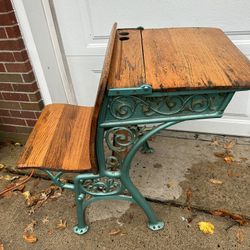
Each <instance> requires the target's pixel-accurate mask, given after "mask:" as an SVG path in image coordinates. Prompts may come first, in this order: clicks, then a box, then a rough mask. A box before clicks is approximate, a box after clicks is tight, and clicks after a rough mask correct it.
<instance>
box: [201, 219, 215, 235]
mask: <svg viewBox="0 0 250 250" xmlns="http://www.w3.org/2000/svg"><path fill="white" fill-rule="evenodd" d="M198 226H199V229H200V231H201V232H203V233H204V234H213V233H214V225H213V224H212V223H211V222H206V221H200V222H198Z"/></svg>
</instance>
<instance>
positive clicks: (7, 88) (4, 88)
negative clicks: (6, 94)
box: [0, 83, 13, 91]
mask: <svg viewBox="0 0 250 250" xmlns="http://www.w3.org/2000/svg"><path fill="white" fill-rule="evenodd" d="M0 90H2V91H12V90H13V88H12V85H11V84H10V83H0Z"/></svg>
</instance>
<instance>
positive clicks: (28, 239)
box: [23, 233, 37, 243]
mask: <svg viewBox="0 0 250 250" xmlns="http://www.w3.org/2000/svg"><path fill="white" fill-rule="evenodd" d="M23 238H24V240H25V241H26V242H28V243H35V242H37V237H36V235H35V234H34V233H32V234H24V235H23Z"/></svg>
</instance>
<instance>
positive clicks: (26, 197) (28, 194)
mask: <svg viewBox="0 0 250 250" xmlns="http://www.w3.org/2000/svg"><path fill="white" fill-rule="evenodd" d="M22 195H23V196H24V198H25V200H28V199H30V191H25V192H23V193H22Z"/></svg>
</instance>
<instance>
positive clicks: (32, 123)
mask: <svg viewBox="0 0 250 250" xmlns="http://www.w3.org/2000/svg"><path fill="white" fill-rule="evenodd" d="M36 121H37V120H26V123H27V124H28V126H29V127H34V126H35V124H36Z"/></svg>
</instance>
